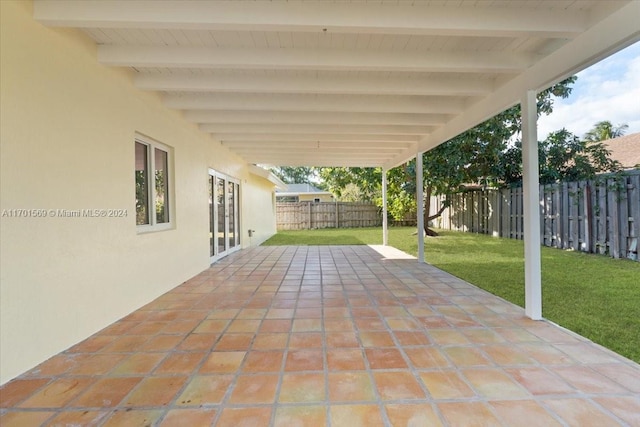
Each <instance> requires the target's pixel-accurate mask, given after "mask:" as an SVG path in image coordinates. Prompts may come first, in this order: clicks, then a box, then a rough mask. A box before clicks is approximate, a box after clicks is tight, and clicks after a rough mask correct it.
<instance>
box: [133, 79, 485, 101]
mask: <svg viewBox="0 0 640 427" xmlns="http://www.w3.org/2000/svg"><path fill="white" fill-rule="evenodd" d="M135 84H136V86H137V87H138V88H139V89H142V90H156V91H167V92H170V91H180V92H201V93H202V92H216V93H227V92H234V93H301V94H310V93H318V94H347V95H424V96H481V95H486V94H488V93H489V92H491V90H493V81H492V80H490V79H473V78H451V77H447V76H437V77H429V78H413V79H411V78H406V77H403V76H402V75H392V76H389V77H373V76H283V75H275V76H272V75H262V76H260V75H258V76H246V75H211V76H186V75H156V74H149V73H140V74H138V75H136V77H135Z"/></svg>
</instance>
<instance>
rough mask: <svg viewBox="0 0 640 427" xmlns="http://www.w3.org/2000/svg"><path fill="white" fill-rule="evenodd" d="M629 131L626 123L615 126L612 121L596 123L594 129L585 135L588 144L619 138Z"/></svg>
mask: <svg viewBox="0 0 640 427" xmlns="http://www.w3.org/2000/svg"><path fill="white" fill-rule="evenodd" d="M627 129H629V125H627V124H626V123H622V124H620V125H618V126H614V125H613V124H612V123H611V122H610V121H608V120H603V121H601V122H598V123H596V124H595V125H594V126H593V129H591V130H590V131H589V132H587V133H586V134H585V135H584V140H585V141H587V142H598V141H605V140H607V139H613V138H617V137H619V136H622V135H624V134H625V133H626V132H627Z"/></svg>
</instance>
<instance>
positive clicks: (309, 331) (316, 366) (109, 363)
mask: <svg viewBox="0 0 640 427" xmlns="http://www.w3.org/2000/svg"><path fill="white" fill-rule="evenodd" d="M639 394H640V369H639V367H638V365H637V364H635V363H633V362H631V361H629V360H627V359H625V358H623V357H621V356H618V355H617V354H615V353H613V352H610V351H608V350H606V349H604V348H602V347H600V346H598V345H596V344H594V343H592V342H590V341H588V340H586V339H584V338H582V337H580V336H577V335H575V334H573V333H571V332H569V331H566V330H564V329H562V328H560V327H558V326H556V325H554V324H551V323H549V322H547V321H534V320H531V319H529V318H528V317H527V316H526V315H525V312H524V310H523V309H521V308H520V307H517V306H514V305H512V304H511V303H508V302H506V301H504V300H502V299H500V298H498V297H496V296H493V295H491V294H489V293H487V292H485V291H483V290H481V289H478V288H477V287H475V286H473V285H470V284H469V283H466V282H464V281H462V280H460V279H457V278H456V277H453V276H451V275H449V274H448V273H445V272H443V271H440V270H438V269H436V268H434V267H432V266H430V265H428V264H421V263H417V262H416V260H415V259H412V257H410V256H408V255H406V254H404V253H402V252H400V251H398V250H396V249H393V248H390V247H382V246H379V247H370V246H323V247H317V246H311V247H284V246H283V247H257V248H252V249H248V250H244V251H240V252H236V253H235V254H232V255H230V256H228V257H227V258H225V259H223V260H221V261H219V262H217V263H216V264H214V265H212V266H211V268H209V269H207V270H205V271H203V272H202V273H200V274H199V275H197V276H195V277H193V278H192V279H190V280H188V281H186V282H185V283H183V284H181V285H179V286H177V287H176V288H175V289H173V290H171V291H170V292H168V293H166V294H164V295H162V296H161V297H159V298H157V299H156V300H154V301H153V302H151V303H149V304H147V305H146V306H144V307H142V308H140V309H139V310H137V311H134V312H133V313H131V314H130V315H128V316H126V317H125V318H123V319H121V320H119V321H117V322H115V323H114V324H112V325H110V326H108V327H106V328H105V329H103V330H102V331H100V332H98V333H97V334H95V335H93V336H91V337H89V338H88V339H86V340H85V341H83V342H81V343H79V344H77V345H75V346H74V347H72V348H70V349H68V350H66V351H64V352H62V353H60V354H58V355H56V356H54V357H52V358H51V359H49V360H48V361H46V362H44V363H43V364H41V365H39V366H37V367H36V368H34V369H32V370H30V371H29V372H26V373H25V374H23V375H22V376H20V377H18V378H17V379H16V380H14V381H11V382H9V383H7V384H5V385H4V387H3V388H2V389H0V396H1V402H2V403H1V404H2V415H1V416H0V424H2V425H3V426H7V427H8V426H27V425H101V426H123V425H126V426H137V425H140V426H142V425H163V426H164V425H168V426H176V425H184V426H203V425H216V426H267V425H275V426H324V425H327V426H332V427H336V426H349V427H356V426H367V427H370V426H438V425H444V426H471V425H474V426H498V425H505V426H527V427H530V426H544V427H549V426H555V425H557V426H562V425H565V426H566V425H569V426H614V425H616V426H617V425H620V426H635V425H640V398H639Z"/></svg>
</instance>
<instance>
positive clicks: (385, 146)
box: [222, 140, 415, 153]
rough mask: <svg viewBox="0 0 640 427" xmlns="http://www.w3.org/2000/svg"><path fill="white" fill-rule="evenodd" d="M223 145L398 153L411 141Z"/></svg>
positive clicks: (291, 142) (228, 145)
mask: <svg viewBox="0 0 640 427" xmlns="http://www.w3.org/2000/svg"><path fill="white" fill-rule="evenodd" d="M222 145H225V146H227V147H229V148H231V149H233V150H244V149H247V150H264V149H269V150H271V149H273V150H285V152H286V150H300V149H313V150H315V149H318V148H323V149H327V148H330V149H332V150H339V151H340V150H352V149H357V150H360V152H362V150H373V151H389V152H397V153H400V152H401V151H402V150H403V149H405V148H410V147H411V146H412V145H415V144H411V143H406V142H399V143H396V142H375V141H358V142H335V141H322V140H318V141H305V140H302V141H224V140H223V141H222Z"/></svg>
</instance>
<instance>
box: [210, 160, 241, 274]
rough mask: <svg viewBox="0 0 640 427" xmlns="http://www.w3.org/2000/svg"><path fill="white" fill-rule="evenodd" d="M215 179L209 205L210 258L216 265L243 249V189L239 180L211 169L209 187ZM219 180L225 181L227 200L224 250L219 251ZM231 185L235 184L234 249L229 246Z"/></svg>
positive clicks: (225, 197)
mask: <svg viewBox="0 0 640 427" xmlns="http://www.w3.org/2000/svg"><path fill="white" fill-rule="evenodd" d="M212 177H213V178H214V181H213V188H212V189H211V188H210V192H211V196H212V198H213V199H212V200H211V201H210V203H209V233H210V236H209V257H210V261H211V263H214V262H216V261H218V260H219V259H220V258H223V257H225V256H227V255H229V254H231V253H233V252H236V251H238V250H240V249H241V248H242V246H241V239H240V236H241V233H240V230H241V229H242V227H241V224H240V221H241V215H240V191H241V190H240V189H241V186H242V184H241V181H240V180H239V179H237V178H233V177H231V176H229V175H226V174H224V173H222V172H218V171H217V170H215V169H212V168H209V171H208V177H207V185H209V186H211V184H212V183H211V178H212ZM218 180H223V181H224V183H225V185H224V200H225V219H224V250H222V251H219V248H218V239H217V236H218V234H219V230H218V225H219V222H218V203H217V199H218V185H217V184H218V182H217V181H218ZM229 183H233V184H234V193H235V194H234V197H233V205H234V206H233V212H234V221H233V223H234V225H235V228H234V237H235V242H234V243H235V245H234V246H233V247H231V246H230V245H229V224H230V221H229V214H230V213H229V211H230V209H229V203H228V201H229V199H228V197H229V186H228V184H229ZM212 216H213V221H212ZM212 225H213V230H212V229H211V226H212ZM212 238H213V249H214V250H213V252H214V253H213V254H212V253H211V252H212V242H211V239H212Z"/></svg>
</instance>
